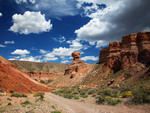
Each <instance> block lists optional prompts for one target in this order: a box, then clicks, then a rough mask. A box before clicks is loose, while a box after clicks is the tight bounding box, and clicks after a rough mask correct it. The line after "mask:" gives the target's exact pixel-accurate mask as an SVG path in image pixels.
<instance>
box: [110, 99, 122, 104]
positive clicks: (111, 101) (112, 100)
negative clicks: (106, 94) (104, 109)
mask: <svg viewBox="0 0 150 113" xmlns="http://www.w3.org/2000/svg"><path fill="white" fill-rule="evenodd" d="M120 102H121V100H120V99H110V100H109V101H108V102H107V104H108V105H112V106H114V105H117V104H119V103H120Z"/></svg>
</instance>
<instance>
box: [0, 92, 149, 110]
mask: <svg viewBox="0 0 150 113" xmlns="http://www.w3.org/2000/svg"><path fill="white" fill-rule="evenodd" d="M8 98H9V99H8ZM37 100H38V98H35V97H33V95H28V97H27V98H16V97H10V96H0V113H51V112H52V111H61V113H150V112H149V111H150V105H138V106H137V105H136V106H130V107H129V106H125V105H123V104H119V105H116V106H109V105H96V104H95V101H94V100H92V98H87V99H84V100H83V99H80V100H73V99H65V98H63V97H60V96H57V95H54V94H52V93H46V94H45V97H44V101H37ZM24 101H30V102H31V104H29V105H22V104H21V103H22V102H24ZM8 103H11V105H8Z"/></svg>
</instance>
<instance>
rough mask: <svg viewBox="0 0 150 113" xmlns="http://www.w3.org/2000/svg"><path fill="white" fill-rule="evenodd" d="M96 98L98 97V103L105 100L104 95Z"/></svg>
mask: <svg viewBox="0 0 150 113" xmlns="http://www.w3.org/2000/svg"><path fill="white" fill-rule="evenodd" d="M96 98H97V101H96V103H97V104H103V103H104V102H105V97H104V96H98V97H96Z"/></svg>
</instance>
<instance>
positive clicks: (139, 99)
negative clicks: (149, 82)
mask: <svg viewBox="0 0 150 113" xmlns="http://www.w3.org/2000/svg"><path fill="white" fill-rule="evenodd" d="M132 102H133V103H135V104H145V103H148V104H150V90H149V89H146V88H139V89H137V90H135V91H133V98H132Z"/></svg>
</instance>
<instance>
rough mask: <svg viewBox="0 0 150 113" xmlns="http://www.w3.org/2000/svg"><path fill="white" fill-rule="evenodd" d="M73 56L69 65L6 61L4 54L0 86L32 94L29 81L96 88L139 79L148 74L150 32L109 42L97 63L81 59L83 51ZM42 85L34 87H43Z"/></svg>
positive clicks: (55, 85) (44, 85)
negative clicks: (89, 62)
mask: <svg viewBox="0 0 150 113" xmlns="http://www.w3.org/2000/svg"><path fill="white" fill-rule="evenodd" d="M71 56H72V58H73V60H72V62H71V63H70V64H56V63H38V62H27V61H7V60H5V59H4V58H2V57H1V62H0V64H1V68H0V69H1V70H0V73H1V76H0V77H1V78H0V80H1V82H0V89H3V90H5V91H6V92H9V90H14V91H18V92H25V93H29V92H30V93H31V92H32V91H31V90H29V89H31V88H29V89H28V88H27V87H30V86H29V85H27V84H29V83H30V84H31V85H32V86H34V85H35V84H36V85H35V86H34V87H38V85H40V86H41V87H42V89H43V88H46V87H49V88H50V89H56V88H59V87H64V86H68V87H71V86H75V85H79V86H80V87H81V88H84V87H91V88H95V87H100V86H104V85H106V86H107V85H108V86H118V85H119V84H121V83H123V81H126V80H127V81H132V82H133V81H137V80H140V77H143V76H146V77H148V76H149V73H150V70H149V66H150V32H139V33H134V34H129V35H126V36H123V37H122V40H121V41H117V42H111V43H109V45H108V47H106V48H103V49H101V50H100V56H99V61H98V63H97V64H88V63H85V62H84V61H82V60H81V59H80V52H73V53H72V55H71ZM4 62H5V63H4ZM6 62H7V63H6ZM10 62H11V63H10ZM6 70H9V71H6ZM15 73H16V74H15ZM11 75H14V76H11ZM12 77H13V78H12ZM4 78H5V79H4ZM10 79H11V80H10ZM10 81H11V82H12V83H10ZM14 81H15V83H14V84H13V82H14ZM17 81H20V82H17ZM27 81H29V83H28V82H27ZM16 82H17V83H16ZM39 82H40V83H39ZM41 83H42V84H41ZM8 84H13V85H14V86H13V85H11V87H13V88H7V87H10V86H8ZM16 84H17V85H16ZM21 84H24V85H21ZM21 87H26V89H24V90H22V88H21ZM41 87H38V88H33V89H38V90H40V88H41ZM45 91H46V89H45Z"/></svg>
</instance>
